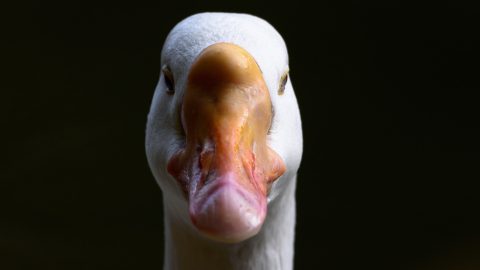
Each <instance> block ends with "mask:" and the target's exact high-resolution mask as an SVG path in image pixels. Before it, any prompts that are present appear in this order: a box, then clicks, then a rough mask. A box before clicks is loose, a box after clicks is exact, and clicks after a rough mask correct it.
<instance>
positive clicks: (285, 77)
mask: <svg viewBox="0 0 480 270" xmlns="http://www.w3.org/2000/svg"><path fill="white" fill-rule="evenodd" d="M287 81H288V72H285V74H283V76H282V78H281V79H280V86H279V87H278V94H279V95H283V93H284V92H285V85H287Z"/></svg>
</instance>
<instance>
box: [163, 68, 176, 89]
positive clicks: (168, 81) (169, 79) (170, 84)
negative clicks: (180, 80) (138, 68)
mask: <svg viewBox="0 0 480 270" xmlns="http://www.w3.org/2000/svg"><path fill="white" fill-rule="evenodd" d="M162 73H163V78H164V81H165V86H166V87H167V94H169V95H173V94H174V93H175V83H174V81H173V74H172V72H171V71H170V68H169V67H168V66H167V65H164V66H163V67H162Z"/></svg>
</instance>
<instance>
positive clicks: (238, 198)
mask: <svg viewBox="0 0 480 270" xmlns="http://www.w3.org/2000/svg"><path fill="white" fill-rule="evenodd" d="M181 119H182V125H183V128H184V130H185V135H186V145H185V148H184V149H182V150H180V151H179V152H177V153H176V154H175V155H174V156H173V157H172V158H171V159H170V160H169V163H168V171H169V173H170V174H171V175H172V176H173V177H174V178H175V179H176V180H177V181H178V182H179V184H180V186H181V187H182V189H183V191H184V192H185V195H186V197H187V199H188V203H189V212H190V218H191V220H192V223H193V224H194V225H195V227H196V228H197V229H198V230H199V231H200V232H202V233H203V234H204V235H206V236H208V237H210V238H213V239H216V240H219V241H223V242H239V241H242V240H245V239H247V238H249V237H251V236H253V235H255V234H256V233H257V232H258V231H259V230H260V228H261V226H262V224H263V222H264V220H265V216H266V213H267V195H268V190H269V187H270V185H271V183H273V181H275V180H276V179H277V178H278V177H280V176H281V175H282V174H283V173H284V172H285V164H284V162H283V160H282V159H281V158H280V156H279V155H278V154H277V153H275V152H274V151H273V150H272V149H271V148H269V147H268V145H267V134H268V131H269V128H270V125H271V121H272V104H271V101H270V95H269V92H268V89H267V86H266V84H265V81H264V79H263V76H262V72H261V70H260V68H259V67H258V65H257V63H256V62H255V60H254V59H253V57H252V56H251V55H250V54H249V53H248V52H247V51H245V50H244V49H242V48H241V47H239V46H236V45H234V44H230V43H217V44H214V45H211V46H209V47H207V48H206V49H204V50H203V51H202V52H201V53H200V55H199V56H198V58H197V59H196V60H195V62H194V63H193V64H192V67H191V69H190V73H189V75H188V82H187V88H186V91H185V96H184V98H183V104H182V109H181Z"/></svg>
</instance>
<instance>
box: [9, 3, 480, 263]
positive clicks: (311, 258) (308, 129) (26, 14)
mask: <svg viewBox="0 0 480 270" xmlns="http://www.w3.org/2000/svg"><path fill="white" fill-rule="evenodd" d="M198 2H200V1H198ZM225 2H227V1H225ZM132 3H133V2H132ZM402 3H403V4H402V5H399V6H393V5H391V6H385V5H378V4H370V5H369V4H366V3H364V2H363V3H362V4H361V5H355V4H348V5H345V6H341V5H339V4H337V1H322V2H321V3H320V4H318V3H317V4H316V6H313V5H311V6H309V5H306V4H305V3H300V2H298V1H291V2H289V3H279V2H275V3H269V4H266V3H263V4H261V3H246V1H242V2H240V1H239V2H238V3H233V2H232V3H217V4H213V3H210V4H201V3H195V2H194V1H191V3H186V2H184V1H169V2H163V3H162V2H160V1H158V3H157V4H156V5H155V6H151V5H150V6H146V5H140V4H138V5H136V4H128V5H124V4H118V3H117V4H115V5H112V6H109V5H103V6H101V5H99V4H95V5H73V4H72V5H68V6H67V5H58V4H57V5H47V4H45V3H43V2H42V1H38V4H37V5H26V4H25V5H23V6H22V5H18V6H17V7H12V8H3V9H2V16H1V17H2V20H3V22H2V26H3V28H4V30H2V34H1V36H2V38H1V43H0V49H1V51H2V55H3V56H2V59H1V62H2V70H1V74H2V79H1V82H0V85H1V99H0V106H1V108H0V110H1V116H0V117H1V118H0V120H1V128H2V129H1V136H2V140H1V141H2V157H3V159H4V161H3V162H2V169H1V170H0V202H1V206H0V210H1V211H0V268H1V269H158V268H160V265H161V263H162V255H163V251H162V250H163V249H162V248H163V240H162V237H163V236H162V234H163V227H162V207H161V192H160V190H159V188H158V187H157V185H156V183H155V182H154V180H153V177H152V176H151V174H150V171H149V169H148V167H147V162H146V158H145V155H144V127H145V120H146V115H147V112H148V108H149V105H150V99H151V97H152V94H153V90H154V87H155V84H156V81H157V78H158V74H159V54H160V50H161V46H162V44H163V40H164V38H165V37H166V35H167V33H168V31H169V30H170V29H171V28H172V27H173V26H174V25H175V23H177V22H178V21H180V20H181V19H183V18H184V17H186V16H188V15H190V14H193V13H196V12H200V11H236V12H247V13H252V14H255V15H258V16H260V17H263V18H265V19H266V20H268V21H269V22H270V23H272V24H273V25H274V26H275V27H276V28H277V29H278V31H279V32H280V33H281V34H282V35H283V37H284V39H285V40H286V42H287V45H288V48H289V52H290V58H291V61H290V68H291V77H292V81H293V84H294V88H295V90H296V93H297V96H298V100H299V103H300V109H301V112H302V117H303V123H304V136H305V152H304V159H303V163H302V166H301V169H300V172H299V182H298V189H297V197H298V200H297V201H298V220H297V224H298V225H297V238H296V244H295V248H296V259H295V265H296V267H297V269H373V268H378V269H480V259H479V258H480V227H479V226H480V222H479V221H478V215H479V206H480V203H479V201H480V200H479V196H478V190H479V189H478V188H477V185H476V182H477V181H478V180H479V179H480V177H479V176H480V173H479V166H478V162H479V159H480V155H479V150H480V145H479V142H478V138H479V135H480V127H479V123H478V117H477V114H478V111H479V109H478V99H477V98H476V97H475V96H474V93H475V92H476V91H478V89H479V83H478V74H479V68H478V66H479V60H480V59H479V57H478V48H479V45H480V42H479V30H478V29H479V28H478V21H479V11H478V9H474V8H473V7H471V6H468V5H466V4H465V3H460V2H455V3H457V4H453V3H452V4H449V5H441V6H440V5H439V4H437V5H432V6H429V5H422V4H419V3H413V4H407V3H404V2H402Z"/></svg>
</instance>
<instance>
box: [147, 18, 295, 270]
mask: <svg viewBox="0 0 480 270" xmlns="http://www.w3.org/2000/svg"><path fill="white" fill-rule="evenodd" d="M288 71H289V67H288V54H287V49H286V45H285V43H284V41H283V39H282V37H281V36H280V34H279V33H278V32H277V31H276V30H275V29H274V28H273V27H272V26H271V25H270V24H269V23H268V22H266V21H265V20H263V19H261V18H259V17H256V16H253V15H248V14H238V13H215V12H212V13H199V14H195V15H192V16H190V17H187V18H186V19H184V20H182V21H181V22H179V23H178V24H177V25H176V26H175V27H174V28H173V29H172V30H171V32H170V33H169V34H168V36H167V38H166V40H165V42H164V45H163V48H162V52H161V74H160V78H159V81H158V84H157V86H156V88H155V92H154V94H153V99H152V102H151V107H150V111H149V113H148V117H147V127H146V139H145V149H146V156H147V160H148V164H149V166H150V169H151V171H152V174H153V176H154V178H155V180H156V182H157V183H158V185H159V186H160V188H161V190H162V195H163V213H164V234H165V245H164V265H163V267H164V269H292V268H293V257H294V249H293V245H294V231H295V187H296V176H297V171H298V168H299V166H300V161H301V156H302V147H303V142H302V125H301V119H300V112H299V108H298V104H297V100H296V97H295V93H294V91H293V87H292V84H291V81H290V79H289V76H288Z"/></svg>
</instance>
